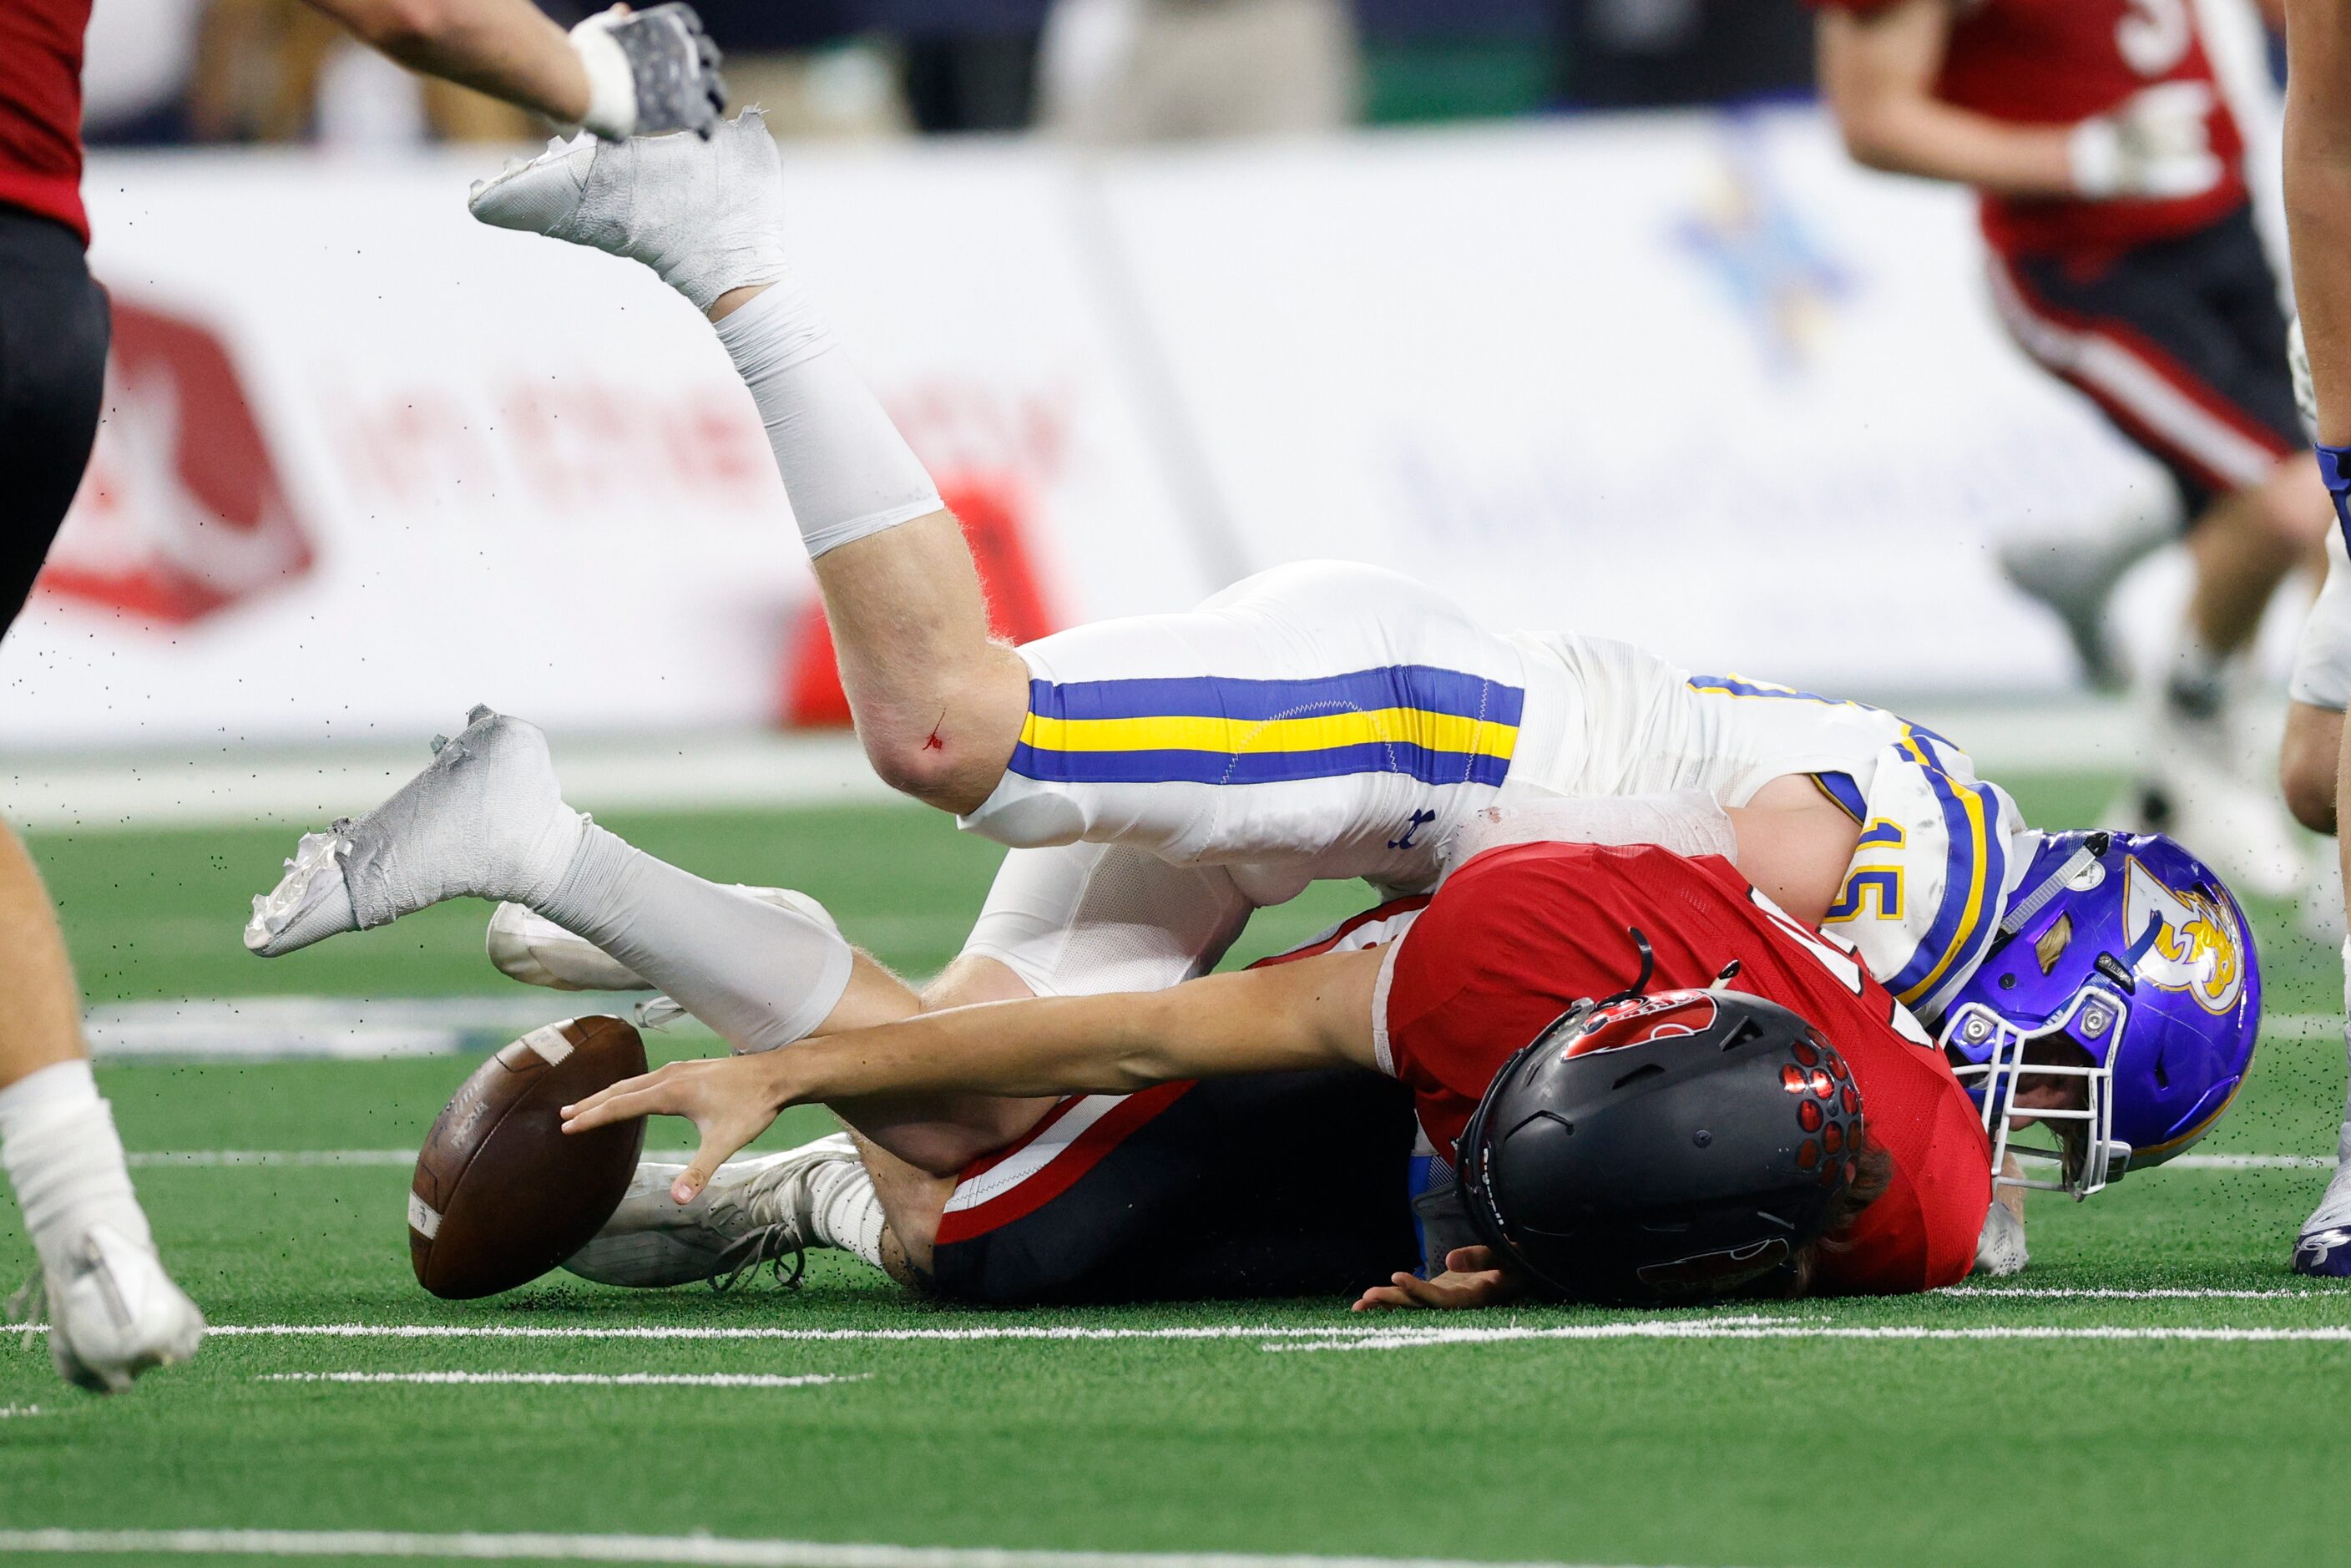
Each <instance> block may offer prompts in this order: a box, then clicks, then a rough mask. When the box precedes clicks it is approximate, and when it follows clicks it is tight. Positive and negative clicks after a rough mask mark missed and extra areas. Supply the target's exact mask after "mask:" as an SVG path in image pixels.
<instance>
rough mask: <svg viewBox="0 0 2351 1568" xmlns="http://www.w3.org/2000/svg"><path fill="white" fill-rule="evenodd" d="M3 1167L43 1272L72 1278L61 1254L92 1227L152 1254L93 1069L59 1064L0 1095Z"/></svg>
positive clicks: (0, 1159)
mask: <svg viewBox="0 0 2351 1568" xmlns="http://www.w3.org/2000/svg"><path fill="white" fill-rule="evenodd" d="M0 1166H5V1168H6V1170H7V1173H8V1182H9V1185H10V1186H13V1187H15V1188H16V1203H17V1207H20V1208H22V1209H23V1210H24V1211H25V1228H26V1230H27V1231H29V1232H30V1233H31V1235H32V1238H33V1245H34V1247H35V1248H36V1249H37V1250H38V1251H39V1253H40V1255H41V1263H42V1266H43V1267H45V1268H47V1269H48V1270H51V1271H52V1272H53V1273H54V1274H55V1275H57V1277H59V1278H62V1277H63V1276H64V1275H65V1273H66V1272H67V1270H66V1267H65V1259H64V1257H63V1256H62V1254H63V1252H64V1249H66V1248H68V1247H69V1246H70V1245H72V1243H73V1242H74V1241H75V1239H78V1237H79V1236H80V1235H81V1233H82V1232H83V1231H85V1230H87V1229H88V1228H89V1226H90V1225H92V1224H93V1223H99V1222H103V1223H104V1224H107V1225H110V1226H112V1227H113V1228H115V1229H116V1230H118V1231H120V1232H121V1234H122V1235H123V1236H124V1237H125V1238H126V1239H129V1240H131V1241H133V1242H135V1243H137V1244H138V1245H139V1246H141V1247H145V1248H148V1249H152V1248H153V1247H154V1245H155V1239H154V1236H153V1234H152V1232H150V1231H149V1230H148V1228H147V1216H146V1215H145V1214H144V1213H142V1212H141V1210H140V1207H139V1197H138V1195H137V1194H135V1193H134V1192H132V1191H131V1172H130V1169H129V1168H128V1166H125V1165H124V1163H123V1158H122V1139H121V1136H120V1134H117V1133H116V1132H115V1130H114V1113H113V1111H112V1109H111V1108H110V1107H109V1106H108V1104H107V1103H106V1102H105V1101H103V1100H101V1099H99V1097H98V1082H97V1080H96V1079H94V1078H92V1077H91V1076H90V1071H89V1062H88V1061H60V1062H57V1063H55V1064H53V1065H51V1066H48V1067H44V1068H42V1069H40V1070H39V1071H36V1072H32V1073H28V1074H26V1076H25V1077H23V1078H20V1079H18V1080H17V1081H16V1082H14V1083H11V1084H10V1085H8V1087H6V1088H5V1089H0Z"/></svg>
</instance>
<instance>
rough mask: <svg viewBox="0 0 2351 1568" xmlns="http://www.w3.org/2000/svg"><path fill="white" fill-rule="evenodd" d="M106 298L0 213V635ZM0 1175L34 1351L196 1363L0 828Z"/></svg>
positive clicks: (39, 917)
mask: <svg viewBox="0 0 2351 1568" xmlns="http://www.w3.org/2000/svg"><path fill="white" fill-rule="evenodd" d="M107 336H108V319H107V308H106V297H105V295H104V294H103V293H102V292H101V291H100V290H99V287H98V286H97V285H96V284H94V283H93V282H91V281H90V278H89V272H88V270H87V268H86V267H85V266H84V264H83V261H82V254H81V246H80V244H79V242H78V240H77V239H76V238H75V237H74V235H72V234H70V233H69V232H68V231H67V230H66V229H64V228H63V227H61V226H59V225H56V224H53V223H50V222H48V221H47V220H46V219H41V218H35V217H32V216H30V215H28V214H19V213H17V212H16V210H15V209H13V208H9V207H6V206H5V205H0V474H5V475H6V476H8V484H9V486H10V487H11V492H12V493H11V496H10V497H9V501H8V503H7V505H6V506H5V507H0V514H5V517H6V518H7V521H6V523H5V529H6V532H5V535H4V536H0V617H5V620H0V630H5V624H6V623H7V622H14V621H15V619H16V613H17V612H18V611H19V610H20V609H21V608H22V607H23V605H24V602H25V600H26V595H28V594H29V593H30V592H31V591H32V587H33V579H34V577H35V575H36V574H37V572H38V571H39V570H40V566H41V559H42V557H43V556H44V555H45V554H46V553H47V549H48V546H49V540H50V538H52V537H53V536H54V535H55V534H56V532H57V525H58V524H59V523H60V522H61V521H63V520H64V517H65V514H66V508H67V507H68V505H70V504H71V502H72V500H73V495H74V490H75V488H76V486H78V484H79V482H80V479H81V472H82V467H83V465H84V464H85V463H86V462H87V461H88V460H89V449H90V444H91V441H92V439H93V437H94V436H95V434H96V433H97V428H98V416H99V400H100V396H101V391H102V386H103V382H104V376H105V369H106V344H107ZM0 996H5V997H6V998H8V1006H7V1013H6V1017H5V1021H0V1166H5V1168H6V1171H7V1174H8V1180H9V1183H10V1185H11V1186H12V1187H13V1188H14V1189H15V1191H16V1201H17V1203H18V1204H19V1205H20V1206H21V1207H22V1208H23V1210H24V1214H25V1226H26V1230H27V1231H28V1232H30V1234H31V1237H32V1239H33V1245H34V1248H35V1249H36V1251H37V1253H38V1255H39V1257H40V1260H41V1268H42V1270H43V1273H44V1275H45V1277H46V1281H47V1305H48V1312H49V1319H50V1322H51V1332H50V1335H49V1349H50V1354H51V1355H52V1357H53V1359H54V1360H55V1361H56V1364H57V1368H58V1370H59V1371H60V1372H61V1373H63V1374H64V1375H66V1376H68V1377H69V1378H71V1379H73V1380H74V1381H75V1382H77V1383H80V1384H82V1385H85V1386H88V1387H93V1388H99V1389H105V1390H113V1389H119V1388H121V1387H124V1386H127V1385H129V1383H130V1382H131V1379H132V1378H134V1377H136V1376H137V1375H139V1374H140V1373H141V1372H142V1371H144V1370H146V1369H147V1368H149V1367H152V1366H158V1365H167V1364H171V1363H173V1362H178V1361H184V1360H186V1359H187V1358H188V1357H189V1356H191V1355H193V1354H195V1350H196V1345H197V1343H198V1341H199V1340H201V1338H202V1337H203V1334H204V1318H203V1315H202V1314H201V1313H199V1312H197V1311H196V1309H195V1307H194V1305H193V1303H192V1302H190V1301H188V1299H187V1298H186V1297H185V1296H184V1295H183V1294H182V1293H181V1292H180V1290H179V1288H178V1287H177V1286H175V1285H174V1284H172V1281H171V1279H170V1277H169V1276H168V1275H166V1274H165V1273H164V1271H163V1267H162V1263H161V1262H160V1261H159V1260H157V1258H156V1256H155V1248H154V1239H153V1237H152V1235H151V1233H150V1232H149V1230H148V1227H147V1217H146V1215H145V1214H144V1213H143V1212H141V1209H140V1207H139V1200H138V1197H136V1195H135V1194H134V1193H133V1192H132V1191H131V1174H130V1172H129V1170H128V1169H127V1168H126V1167H125V1166H124V1162H123V1157H122V1141H121V1139H120V1137H119V1136H117V1135H116V1133H115V1130H114V1118H113V1115H112V1113H111V1112H110V1110H109V1108H108V1106H107V1103H106V1102H105V1101H104V1100H101V1099H100V1098H99V1094H98V1088H97V1084H96V1082H95V1081H94V1080H93V1079H92V1078H91V1076H90V1069H89V1052H88V1051H86V1050H85V1049H84V1047H83V1044H82V1038H81V1006H80V999H79V998H78V994H77V992H76V988H75V986H74V978H73V968H72V965H71V963H70V962H69V961H68V957H67V955H66V945H65V938H64V936H63V935H62V934H61V933H60V932H59V931H58V929H57V916H56V915H55V914H54V913H53V911H52V908H51V905H50V903H49V899H48V894H47V890H46V889H44V888H43V887H42V885H41V879H40V875H39V873H37V871H36V870H35V869H34V866H33V862H32V860H31V859H30V857H28V856H27V855H26V852H25V847H24V845H23V843H22V842H20V841H18V840H17V838H16V835H15V834H14V833H13V832H11V831H8V830H7V829H6V828H5V826H0Z"/></svg>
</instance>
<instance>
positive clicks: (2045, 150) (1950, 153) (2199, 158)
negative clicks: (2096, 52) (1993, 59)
mask: <svg viewBox="0 0 2351 1568" xmlns="http://www.w3.org/2000/svg"><path fill="white" fill-rule="evenodd" d="M1959 9H1960V7H1959V5H1956V4H1955V0H1891V3H1890V4H1886V5H1876V6H1872V7H1870V8H1868V9H1867V10H1865V11H1858V12H1857V11H1851V10H1846V9H1844V8H1842V7H1838V8H1833V9H1830V10H1827V11H1824V12H1823V13H1822V16H1821V21H1820V33H1819V55H1820V78H1821V96H1822V98H1823V99H1825V100H1826V102H1827V104H1828V106H1829V112H1830V113H1831V114H1832V115H1833V116H1834V117H1835V120H1836V122H1837V129H1838V131H1841V132H1842V133H1843V134H1844V144H1845V150H1846V151H1847V152H1851V153H1852V154H1853V156H1854V160H1855V162H1859V163H1863V164H1866V165H1867V166H1868V167H1870V168H1872V169H1883V170H1885V171H1886V172H1889V173H1894V174H1917V175H1920V176H1923V177H1925V178H1927V179H1930V180H1954V181H1957V182H1959V183H1961V184H1965V185H1973V186H1975V187H1976V188H1977V189H1979V190H1983V191H1991V192H1993V193H1998V194H2001V195H2009V196H2076V197H2080V198H2082V199H2084V200H2087V201H2112V200H2116V199H2118V198H2131V197H2158V198H2159V197H2169V196H2192V195H2197V194H2200V193H2203V192H2205V191H2208V190H2210V189H2211V188H2212V187H2213V186H2214V185H2216V184H2218V183H2220V180H2221V179H2222V178H2223V177H2224V176H2225V174H2226V172H2227V171H2226V169H2225V167H2224V166H2223V164H2222V163H2221V162H2220V159H2219V158H2218V157H2216V156H2215V155H2214V154H2213V152H2212V148H2211V141H2210V129H2209V126H2208V123H2207V122H2208V120H2209V118H2210V114H2211V112H2212V109H2213V97H2212V89H2211V88H2210V84H2208V83H2205V82H2199V81H2158V82H2156V83H2155V84H2153V85H2152V86H2149V87H2146V88H2142V89H2140V90H2139V91H2137V93H2134V94H2132V95H2131V96H2130V97H2128V98H2126V99H2124V100H2123V101H2122V102H2121V103H2118V104H2116V106H2115V107H2114V108H2113V109H2111V110H2108V111H2107V112H2105V113H2104V114H2099V115H2093V116H2091V117H2090V118H2089V119H2087V120H2078V121H2075V122H2074V123H2072V124H2054V125H2020V124H2015V123H2012V122H2011V121H2008V120H1996V119H1994V118H1992V117H1991V115H1987V114H1979V113H1976V112H1975V111H1974V110H1967V109H1961V108H1959V106H1957V105H1955V104H1951V103H1947V102H1945V101H1943V100H1942V99H1940V98H1938V96H1937V94H1936V87H1937V84H1938V80H1939V78H1940V77H1941V75H1942V70H1943V57H1944V54H1945V51H1946V49H1947V48H1948V47H1949V43H1950V36H1951V26H1952V17H1953V15H1954V13H1955V12H1956V11H1957V10H1959ZM2117 47H2122V46H2120V45H2118V46H2117Z"/></svg>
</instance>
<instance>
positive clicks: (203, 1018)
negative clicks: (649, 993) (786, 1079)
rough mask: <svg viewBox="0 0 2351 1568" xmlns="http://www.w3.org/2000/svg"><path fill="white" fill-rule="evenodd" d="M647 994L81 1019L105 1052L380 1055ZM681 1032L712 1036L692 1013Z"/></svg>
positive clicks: (483, 1040) (265, 1006) (613, 1008)
mask: <svg viewBox="0 0 2351 1568" xmlns="http://www.w3.org/2000/svg"><path fill="white" fill-rule="evenodd" d="M642 1000H643V997H642V996H637V995H622V994H614V993H608V992H601V991H582V992H577V993H572V994H569V995H559V996H550V995H547V994H544V993H540V994H536V995H534V994H531V993H528V992H519V991H518V992H515V993H513V994H510V995H506V996H475V997H381V998H377V997H312V996H284V997H191V998H186V999H183V1000H176V1001H155V1002H121V1003H117V1004H114V1005H111V1006H108V1007H99V1008H92V1009H90V1011H89V1017H88V1018H87V1019H84V1020H83V1032H84V1033H85V1034H87V1035H88V1036H89V1045H90V1051H91V1053H92V1054H93V1055H95V1056H97V1057H98V1058H99V1059H100V1060H102V1061H107V1060H114V1061H119V1060H122V1059H126V1058H128V1059H131V1060H141V1059H148V1060H155V1059H161V1060H167V1061H318V1060H328V1061H391V1060H394V1059H397V1058H401V1057H412V1056H450V1055H455V1054H457V1053H460V1052H464V1051H494V1050H496V1048H497V1047H499V1046H501V1045H504V1044H505V1043H506V1042H507V1040H512V1039H514V1038H515V1037H516V1036H517V1035H519V1034H523V1033H525V1032H527V1031H528V1030H534V1029H537V1028H538V1026H539V1025H541V1024H543V1023H546V1022H547V1021H549V1019H558V1018H562V1017H564V1016H565V1015H566V1014H569V1016H572V1017H575V1018H577V1017H580V1016H581V1015H584V1014H587V1013H617V1014H619V1015H620V1016H621V1017H623V1018H626V1017H629V1016H630V1009H632V1008H633V1007H634V1006H635V1005H636V1004H637V1003H638V1002H639V1001H642ZM664 1034H669V1035H673V1036H674V1038H676V1039H679V1040H689V1039H705V1040H706V1039H708V1038H710V1037H709V1031H708V1030H705V1029H703V1028H702V1026H701V1025H700V1024H697V1023H695V1022H693V1021H692V1020H691V1019H686V1020H682V1021H681V1023H680V1024H679V1025H678V1027H677V1028H676V1029H675V1030H664Z"/></svg>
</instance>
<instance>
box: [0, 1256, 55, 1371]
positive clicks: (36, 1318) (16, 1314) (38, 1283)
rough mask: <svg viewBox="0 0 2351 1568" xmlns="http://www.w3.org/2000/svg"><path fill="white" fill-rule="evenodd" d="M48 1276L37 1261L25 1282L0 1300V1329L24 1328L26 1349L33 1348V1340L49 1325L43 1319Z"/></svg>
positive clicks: (46, 1301) (46, 1300) (24, 1345)
mask: <svg viewBox="0 0 2351 1568" xmlns="http://www.w3.org/2000/svg"><path fill="white" fill-rule="evenodd" d="M46 1281H47V1275H46V1274H45V1273H44V1272H43V1271H42V1269H41V1266H40V1264H38V1263H35V1264H34V1265H33V1271H32V1272H31V1273H30V1274H28V1275H26V1278H25V1282H24V1283H23V1284H21V1285H19V1286H17V1287H16V1291H14V1292H13V1293H11V1294H10V1296H9V1297H8V1299H7V1300H6V1301H0V1331H5V1330H7V1329H23V1330H24V1331H25V1338H24V1342H23V1348H24V1349H26V1350H30V1349H32V1348H33V1342H34V1341H35V1340H37V1339H38V1338H40V1336H41V1330H42V1329H44V1328H46V1327H47V1323H46V1322H43V1321H42V1308H44V1307H45V1306H47V1304H48V1293H47V1291H45V1290H44V1289H43V1288H42V1287H43V1285H44V1284H45V1282H46Z"/></svg>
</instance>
